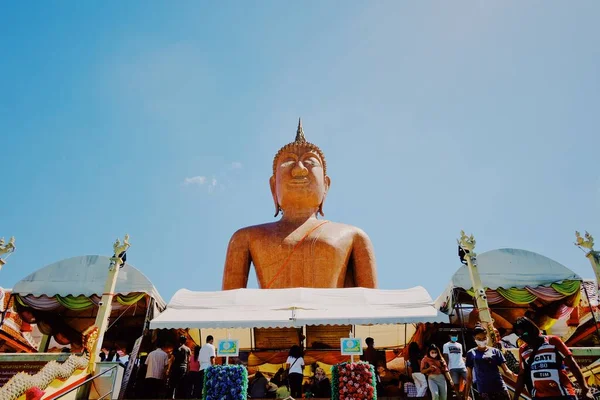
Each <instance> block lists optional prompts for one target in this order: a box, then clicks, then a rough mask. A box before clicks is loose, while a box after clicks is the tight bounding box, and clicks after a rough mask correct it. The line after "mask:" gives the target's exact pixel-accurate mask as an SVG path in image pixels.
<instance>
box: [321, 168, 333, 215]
mask: <svg viewBox="0 0 600 400" xmlns="http://www.w3.org/2000/svg"><path fill="white" fill-rule="evenodd" d="M329 186H331V179H329V177H328V176H327V175H325V193H324V194H323V199H322V200H321V204H319V211H318V213H319V214H321V216H322V217H324V216H325V214H324V213H323V204H324V203H325V199H326V198H327V192H329Z"/></svg>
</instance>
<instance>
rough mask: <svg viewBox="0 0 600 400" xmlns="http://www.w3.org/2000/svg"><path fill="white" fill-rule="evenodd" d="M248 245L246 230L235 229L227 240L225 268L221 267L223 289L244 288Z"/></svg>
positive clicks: (248, 268)
mask: <svg viewBox="0 0 600 400" xmlns="http://www.w3.org/2000/svg"><path fill="white" fill-rule="evenodd" d="M250 262H251V257H250V246H249V241H248V235H247V232H245V231H244V230H243V229H242V230H239V231H237V232H236V233H234V234H233V236H232V237H231V240H229V246H228V247H227V256H226V258H225V268H224V269H223V285H222V289H223V290H229V289H240V288H245V287H247V285H248V274H249V273H250Z"/></svg>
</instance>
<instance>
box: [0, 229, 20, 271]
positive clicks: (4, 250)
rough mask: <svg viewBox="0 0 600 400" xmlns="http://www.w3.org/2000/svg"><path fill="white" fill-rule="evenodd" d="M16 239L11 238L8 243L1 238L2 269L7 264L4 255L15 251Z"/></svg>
mask: <svg viewBox="0 0 600 400" xmlns="http://www.w3.org/2000/svg"><path fill="white" fill-rule="evenodd" d="M16 248H17V247H16V246H15V237H14V236H13V237H11V238H10V240H9V241H8V243H6V242H5V241H4V238H0V269H2V266H3V265H4V264H6V261H5V260H4V259H3V258H2V256H3V255H4V254H11V253H13V252H14V251H15V249H16Z"/></svg>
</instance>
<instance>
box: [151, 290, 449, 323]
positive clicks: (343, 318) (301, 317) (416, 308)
mask: <svg viewBox="0 0 600 400" xmlns="http://www.w3.org/2000/svg"><path fill="white" fill-rule="evenodd" d="M416 322H448V317H447V316H446V315H444V314H442V313H440V312H438V311H437V310H436V308H435V306H434V303H433V300H432V299H431V296H430V295H429V293H427V291H426V290H425V289H424V288H423V287H420V286H419V287H415V288H412V289H406V290H378V289H365V288H347V289H310V288H293V289H236V290H227V291H219V292H192V291H190V290H187V289H181V290H179V291H177V293H175V295H174V296H173V298H172V299H171V301H170V302H169V304H168V305H167V309H166V310H165V311H164V312H163V313H162V314H160V315H159V316H158V317H156V318H154V319H153V320H152V322H151V323H150V328H152V329H157V328H169V329H170V328H282V327H301V326H304V325H346V324H348V325H369V324H373V325H376V324H398V323H416Z"/></svg>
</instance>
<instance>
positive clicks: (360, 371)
mask: <svg viewBox="0 0 600 400" xmlns="http://www.w3.org/2000/svg"><path fill="white" fill-rule="evenodd" d="M376 385H377V378H376V376H375V368H373V366H372V365H371V364H369V363H366V362H357V363H349V362H346V363H341V364H337V365H334V366H333V367H331V399H332V400H359V399H360V400H376V399H377V391H376V390H375V387H376Z"/></svg>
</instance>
